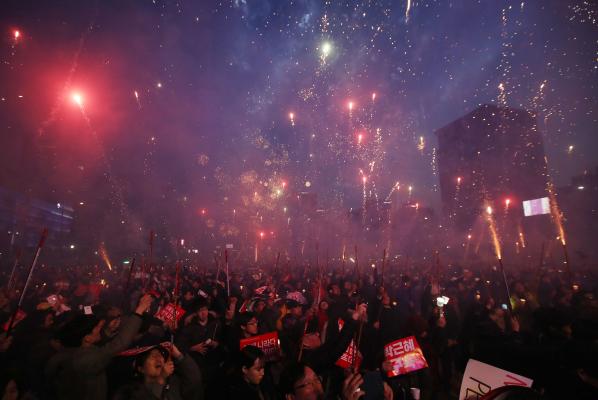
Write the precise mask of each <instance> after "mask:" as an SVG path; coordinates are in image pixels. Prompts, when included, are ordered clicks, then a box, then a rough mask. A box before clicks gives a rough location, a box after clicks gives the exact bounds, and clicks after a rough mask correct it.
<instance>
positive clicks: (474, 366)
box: [459, 359, 533, 400]
mask: <svg viewBox="0 0 598 400" xmlns="http://www.w3.org/2000/svg"><path fill="white" fill-rule="evenodd" d="M532 383H533V380H531V379H529V378H526V377H524V376H521V375H517V374H514V373H512V372H509V371H505V370H504V369H500V368H496V367H494V366H492V365H489V364H484V363H483V362H480V361H477V360H474V359H470V360H469V361H468V362H467V367H466V368H465V374H463V381H462V382H461V392H460V393H459V400H478V399H480V398H481V397H482V396H484V395H485V394H487V393H488V392H490V391H491V390H492V389H496V388H499V387H502V386H512V385H516V386H525V387H531V386H532Z"/></svg>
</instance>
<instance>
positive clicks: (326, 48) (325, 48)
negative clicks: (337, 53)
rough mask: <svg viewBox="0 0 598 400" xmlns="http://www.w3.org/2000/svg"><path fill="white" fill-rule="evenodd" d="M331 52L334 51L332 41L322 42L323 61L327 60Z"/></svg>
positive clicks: (321, 56) (321, 54)
mask: <svg viewBox="0 0 598 400" xmlns="http://www.w3.org/2000/svg"><path fill="white" fill-rule="evenodd" d="M331 52H332V43H330V42H324V43H322V46H321V47H320V58H322V61H325V60H326V58H327V57H328V56H329V55H330V53H331Z"/></svg>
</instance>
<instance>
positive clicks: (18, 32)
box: [13, 29, 21, 40]
mask: <svg viewBox="0 0 598 400" xmlns="http://www.w3.org/2000/svg"><path fill="white" fill-rule="evenodd" d="M13 35H14V37H15V40H19V38H20V37H21V31H19V30H18V29H15V31H14V32H13Z"/></svg>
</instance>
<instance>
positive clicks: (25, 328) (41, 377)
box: [0, 260, 598, 400]
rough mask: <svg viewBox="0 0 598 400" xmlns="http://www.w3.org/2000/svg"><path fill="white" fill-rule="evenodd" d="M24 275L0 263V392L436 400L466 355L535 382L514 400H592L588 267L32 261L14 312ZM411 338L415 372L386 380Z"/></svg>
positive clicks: (595, 380)
mask: <svg viewBox="0 0 598 400" xmlns="http://www.w3.org/2000/svg"><path fill="white" fill-rule="evenodd" d="M378 261H379V260H378ZM131 268H133V269H134V270H133V271H131ZM26 272H27V271H25V268H24V267H23V268H22V269H20V270H18V271H17V273H16V274H15V275H14V276H12V279H9V274H10V271H3V278H4V280H3V282H4V285H3V286H2V289H1V290H0V314H1V315H0V322H1V323H2V324H3V330H4V333H2V334H1V335H0V357H1V360H2V362H1V366H0V368H1V370H2V372H1V375H0V376H1V377H2V381H1V383H0V385H1V386H0V391H1V393H2V399H119V400H121V399H171V400H176V399H259V400H271V399H346V400H356V399H387V400H388V399H401V400H402V399H440V400H442V399H453V398H457V397H458V394H459V387H460V384H461V379H462V377H463V372H464V370H465V366H466V364H467V362H468V360H470V359H475V360H478V361H481V362H484V363H487V364H490V365H492V366H495V367H497V368H502V369H504V370H507V371H511V372H513V373H515V374H520V375H522V376H525V377H528V378H530V379H533V381H534V384H533V388H532V389H530V390H529V391H527V392H526V393H525V396H527V397H518V398H538V399H539V398H546V399H553V398H554V399H565V398H567V399H571V398H576V399H586V398H587V399H592V398H593V399H596V398H598V363H597V362H596V359H597V358H596V356H597V355H598V298H597V297H596V295H597V294H598V293H597V290H598V286H597V285H596V283H597V282H598V280H597V279H596V278H597V276H596V271H591V270H590V269H588V270H583V271H582V270H575V273H574V275H573V276H568V275H567V274H566V273H565V271H563V270H561V269H560V266H542V267H534V268H520V267H517V266H507V282H506V283H507V284H508V289H509V290H508V291H507V287H506V286H505V280H504V279H503V276H502V274H501V271H500V269H497V268H496V267H493V266H492V265H491V264H489V265H486V266H480V267H475V268H474V267H472V266H469V267H468V268H465V267H462V266H457V265H452V266H448V265H434V266H428V265H423V264H418V263H413V264H412V265H398V264H395V263H391V262H386V263H385V265H384V266H382V265H381V263H380V262H377V263H375V264H371V263H367V264H365V265H361V266H359V265H354V264H351V263H341V262H340V261H337V262H336V263H334V264H332V263H330V264H329V263H326V265H309V264H299V263H293V262H288V263H284V265H283V264H282V263H281V264H279V263H278V262H276V263H275V265H268V266H259V267H258V266H242V265H231V266H230V271H229V275H228V276H227V274H226V268H224V266H223V265H222V264H220V265H218V266H217V265H214V266H213V267H211V268H202V267H198V266H195V265H192V264H187V263H185V262H180V263H177V264H176V265H149V264H146V265H144V266H137V267H135V266H133V267H131V265H125V266H123V267H122V268H120V267H119V268H118V269H116V268H113V269H108V268H106V266H104V265H95V266H68V267H66V266H63V267H59V266H50V265H40V266H38V267H37V268H36V269H35V270H34V271H33V274H32V280H31V281H30V283H29V285H28V287H27V292H26V293H25V294H24V296H23V303H22V306H21V307H20V308H19V309H18V310H17V307H16V304H17V301H18V299H19V298H20V297H21V295H22V294H23V292H22V291H23V289H24V287H25V284H24V282H25V279H26V275H27V274H26ZM131 272H132V273H131ZM507 293H509V295H510V298H507V296H508V295H507ZM167 310H170V314H168V313H166V311H167ZM273 333H275V334H276V335H274V336H272V335H271V337H275V338H276V339H275V340H276V341H277V343H275V346H274V348H275V350H276V351H274V352H273V351H271V350H272V349H271V348H269V349H265V348H263V347H261V346H258V345H255V343H252V342H251V339H252V338H255V337H257V336H259V335H269V334H273ZM411 336H413V337H414V338H415V339H416V341H417V343H418V346H419V347H420V348H421V352H422V353H423V355H424V357H425V360H426V362H427V367H425V368H421V369H418V370H416V371H413V372H409V373H404V374H400V375H398V376H392V377H390V375H392V374H390V373H389V371H390V370H392V368H393V366H392V365H391V363H390V362H389V360H388V358H387V357H386V355H385V351H384V348H385V345H386V344H388V343H391V342H393V341H395V340H398V339H401V338H405V337H411ZM244 343H250V344H247V345H244V346H243V344H244ZM352 346H354V347H357V349H358V352H357V354H356V352H353V353H350V354H349V355H350V358H349V360H348V364H347V363H345V364H342V363H339V360H340V359H342V358H343V356H344V355H346V354H347V350H348V349H350V348H351V347H352ZM345 361H346V360H345Z"/></svg>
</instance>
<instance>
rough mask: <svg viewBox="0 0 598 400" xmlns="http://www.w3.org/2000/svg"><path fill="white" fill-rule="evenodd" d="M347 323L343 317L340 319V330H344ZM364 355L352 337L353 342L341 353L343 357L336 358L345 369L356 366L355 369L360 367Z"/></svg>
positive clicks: (337, 362) (337, 363) (338, 363)
mask: <svg viewBox="0 0 598 400" xmlns="http://www.w3.org/2000/svg"><path fill="white" fill-rule="evenodd" d="M344 325H345V321H343V319H342V318H339V319H338V330H339V331H340V330H342V329H343V326H344ZM362 359H363V357H362V356H361V352H359V351H357V345H356V344H355V340H353V339H351V343H349V346H347V350H345V352H344V353H343V354H342V355H341V358H339V359H338V360H336V363H335V364H336V365H338V366H339V367H341V368H343V369H347V368H351V367H353V366H355V369H359V366H360V365H361V360H362Z"/></svg>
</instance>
